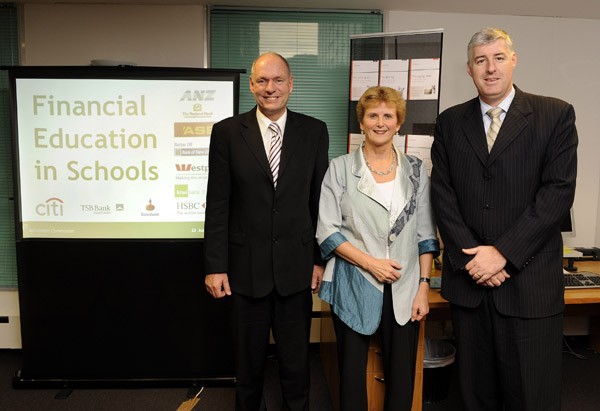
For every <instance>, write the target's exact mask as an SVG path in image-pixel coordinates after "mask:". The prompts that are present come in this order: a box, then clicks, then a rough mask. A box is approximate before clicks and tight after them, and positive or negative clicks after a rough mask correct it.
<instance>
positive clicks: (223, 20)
mask: <svg viewBox="0 0 600 411" xmlns="http://www.w3.org/2000/svg"><path fill="white" fill-rule="evenodd" d="M382 30H383V15H382V13H380V12H367V11H365V12H360V11H356V12H354V11H353V12H345V11H339V12H335V11H332V12H329V11H325V12H320V11H307V12H304V11H278V10H273V11H257V10H243V9H231V8H218V7H215V8H213V9H211V12H210V39H211V40H210V66H211V67H213V68H230V69H246V71H247V73H246V74H245V75H242V81H241V85H240V112H245V111H248V110H250V109H251V108H252V107H253V106H254V104H255V101H254V97H253V96H252V94H251V93H250V90H249V88H248V76H249V74H250V68H251V66H252V61H254V59H255V58H256V57H257V56H258V55H259V54H261V53H264V52H265V51H275V52H277V53H279V54H281V55H282V56H284V57H285V58H286V59H287V60H288V61H289V63H290V66H291V68H292V72H293V74H294V91H293V93H292V96H291V98H290V101H289V103H288V106H289V108H290V109H291V110H294V111H298V112H301V113H304V114H308V115H310V116H313V117H316V118H318V119H320V120H323V121H325V122H326V123H327V127H328V129H329V136H330V143H329V157H330V158H334V157H337V156H340V155H342V154H345V153H346V151H347V147H348V95H349V90H348V87H349V81H350V80H349V79H350V36H352V35H355V34H365V33H380V32H381V31H382Z"/></svg>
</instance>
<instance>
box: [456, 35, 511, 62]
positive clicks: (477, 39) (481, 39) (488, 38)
mask: <svg viewBox="0 0 600 411" xmlns="http://www.w3.org/2000/svg"><path fill="white" fill-rule="evenodd" d="M496 40H504V42H505V43H506V47H508V50H509V51H510V52H512V53H514V51H515V48H514V46H513V42H512V39H511V38H510V36H509V35H508V33H507V32H506V31H504V30H502V29H496V28H493V27H486V28H484V29H481V30H479V31H478V32H477V33H475V34H473V37H471V41H469V45H468V46H467V64H469V63H471V57H472V54H473V48H475V47H477V46H483V45H485V44H488V43H492V42H494V41H496Z"/></svg>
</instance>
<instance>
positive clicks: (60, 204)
mask: <svg viewBox="0 0 600 411" xmlns="http://www.w3.org/2000/svg"><path fill="white" fill-rule="evenodd" d="M64 204H65V202H64V201H63V200H61V199H60V198H58V197H51V198H49V199H47V200H46V201H45V202H43V203H41V204H38V205H37V206H35V213H36V214H37V215H39V216H42V217H62V216H63V212H64V210H63V208H64Z"/></svg>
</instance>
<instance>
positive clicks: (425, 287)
mask: <svg viewBox="0 0 600 411" xmlns="http://www.w3.org/2000/svg"><path fill="white" fill-rule="evenodd" d="M428 294H429V283H425V282H422V283H419V290H418V291H417V295H416V296H415V299H414V301H413V305H412V312H411V315H410V320H411V321H421V320H422V319H423V317H425V316H426V315H427V314H428V313H429V298H428Z"/></svg>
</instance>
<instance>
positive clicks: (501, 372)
mask: <svg viewBox="0 0 600 411" xmlns="http://www.w3.org/2000/svg"><path fill="white" fill-rule="evenodd" d="M516 64H517V56H516V54H515V51H514V49H513V45H512V41H511V39H510V37H509V36H508V34H507V33H506V32H505V31H503V30H498V29H483V30H481V31H479V32H478V33H475V35H474V36H473V37H472V38H471V41H470V43H469V46H468V63H467V72H468V74H469V75H470V76H471V77H472V79H473V82H474V84H475V87H476V88H477V90H478V94H479V97H478V98H475V99H473V100H471V101H468V102H466V103H463V104H459V105H457V106H454V107H451V108H449V109H447V110H446V111H444V112H443V113H442V114H441V115H440V116H439V117H438V120H437V124H436V130H435V139H434V144H433V147H432V161H433V171H432V204H433V207H434V210H435V214H436V221H437V223H438V225H439V230H440V234H441V236H442V239H443V241H444V261H443V270H442V295H443V297H444V298H446V299H447V300H448V301H449V302H450V303H451V309H452V319H453V326H454V332H455V337H456V342H457V348H458V351H457V362H458V367H459V372H460V383H461V393H462V397H463V402H464V406H465V409H466V410H473V411H485V410H505V411H508V410H520V411H524V410H527V411H530V410H540V411H542V410H543V411H550V410H556V411H558V410H560V391H561V356H562V319H563V315H562V313H563V309H564V300H563V295H564V286H563V272H562V238H561V233H560V223H561V221H562V219H563V218H564V217H565V216H566V215H567V213H568V212H569V209H570V207H571V205H572V203H573V198H574V194H575V179H576V173H577V131H576V128H575V112H574V110H573V107H572V106H571V105H570V104H568V103H565V102H564V101H561V100H558V99H554V98H550V97H542V96H537V95H533V94H528V93H525V92H523V91H521V90H520V89H518V88H517V87H516V86H514V85H513V82H512V72H513V69H514V68H515V66H516ZM496 107H498V108H500V109H501V110H494V112H498V113H499V114H500V115H499V118H497V119H493V118H490V117H489V115H488V114H487V113H488V110H490V113H494V112H492V111H491V109H492V108H496ZM490 115H491V114H490ZM498 128H499V131H498ZM490 129H491V131H489V130H490ZM486 134H487V136H486Z"/></svg>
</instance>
